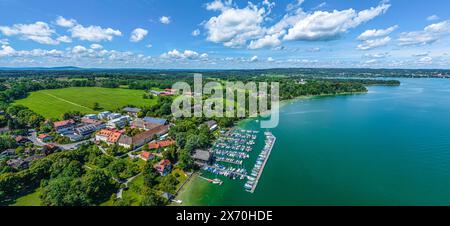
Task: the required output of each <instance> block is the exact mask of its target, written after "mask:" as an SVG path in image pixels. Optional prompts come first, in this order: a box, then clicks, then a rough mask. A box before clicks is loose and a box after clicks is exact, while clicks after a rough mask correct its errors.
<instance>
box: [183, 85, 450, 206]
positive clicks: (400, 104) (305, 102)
mask: <svg viewBox="0 0 450 226" xmlns="http://www.w3.org/2000/svg"><path fill="white" fill-rule="evenodd" d="M401 82H402V85H401V86H400V87H392V86H387V87H383V86H371V87H369V92H368V93H367V94H356V95H344V96H333V97H316V98H307V99H299V100H296V101H292V102H289V103H287V104H286V105H285V106H283V108H282V109H281V110H280V125H279V126H278V127H277V128H275V129H271V131H272V132H273V133H274V135H275V136H277V138H278V139H277V142H276V144H275V147H274V149H273V151H272V154H271V156H270V159H269V160H268V162H267V165H266V167H265V169H264V172H263V174H262V177H261V180H260V182H259V184H258V187H257V188H256V191H255V193H253V194H251V193H248V192H245V191H244V188H243V186H242V183H239V182H236V181H232V180H228V179H226V178H221V179H222V180H223V181H224V183H223V185H221V186H218V185H213V184H209V183H207V182H206V181H205V180H202V179H199V178H194V179H193V180H192V181H191V182H190V183H189V184H188V186H187V187H186V188H185V189H184V191H183V192H182V193H181V195H180V196H179V198H180V199H182V200H183V204H184V205H232V206H233V205H450V189H449V188H450V132H449V131H450V119H449V116H450V79H401ZM241 127H242V128H245V129H255V130H261V129H259V124H258V123H257V121H255V120H247V121H245V123H243V124H242V125H241ZM263 131H265V130H261V132H263ZM261 136H262V134H261ZM260 145H261V144H260ZM261 147H262V146H261ZM259 152H260V150H259V149H255V151H254V153H253V154H254V155H258V154H259Z"/></svg>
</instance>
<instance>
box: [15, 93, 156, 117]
mask: <svg viewBox="0 0 450 226" xmlns="http://www.w3.org/2000/svg"><path fill="white" fill-rule="evenodd" d="M144 93H145V91H143V90H131V89H121V88H117V89H112V88H100V87H71V88H64V89H54V90H41V91H37V92H32V93H30V95H29V96H28V97H27V98H25V99H21V100H17V101H16V102H15V103H16V104H20V105H24V106H26V107H28V108H30V109H31V110H33V111H35V112H36V113H38V114H40V115H42V116H44V117H46V118H58V119H59V118H61V116H62V115H63V114H64V113H66V112H68V111H80V112H82V113H86V114H89V113H97V112H99V111H95V110H93V109H92V108H93V107H94V103H99V105H100V108H101V110H100V111H114V110H116V109H118V108H121V107H124V106H126V105H135V106H138V107H143V106H149V105H152V104H155V103H156V98H155V99H144V98H143V94H144Z"/></svg>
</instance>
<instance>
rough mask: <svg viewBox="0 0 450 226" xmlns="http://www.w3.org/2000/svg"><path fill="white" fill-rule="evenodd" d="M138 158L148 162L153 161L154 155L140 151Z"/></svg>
mask: <svg viewBox="0 0 450 226" xmlns="http://www.w3.org/2000/svg"><path fill="white" fill-rule="evenodd" d="M139 157H140V158H141V159H142V160H144V161H148V160H153V159H154V158H155V155H154V154H153V153H151V152H148V151H142V152H141V154H140V155H139Z"/></svg>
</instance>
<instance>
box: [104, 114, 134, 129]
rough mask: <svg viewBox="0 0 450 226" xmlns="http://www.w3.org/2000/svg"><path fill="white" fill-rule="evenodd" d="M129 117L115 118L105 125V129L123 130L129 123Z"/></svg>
mask: <svg viewBox="0 0 450 226" xmlns="http://www.w3.org/2000/svg"><path fill="white" fill-rule="evenodd" d="M131 120H132V119H131V117H130V116H128V115H127V116H121V117H119V118H115V119H112V120H110V121H109V122H108V123H107V124H106V127H107V128H109V129H120V128H123V127H124V126H125V125H126V124H127V123H129V122H130V121H131Z"/></svg>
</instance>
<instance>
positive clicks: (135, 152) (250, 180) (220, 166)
mask: <svg viewBox="0 0 450 226" xmlns="http://www.w3.org/2000/svg"><path fill="white" fill-rule="evenodd" d="M163 95H164V94H163ZM141 111H142V110H141V109H139V108H134V107H126V108H124V109H123V110H122V111H121V113H114V112H109V111H105V112H100V113H98V114H88V115H84V116H82V117H81V116H80V117H81V118H75V119H68V120H63V121H55V122H46V123H48V124H49V125H48V126H50V127H52V130H51V131H52V132H49V133H42V131H41V133H38V132H36V130H34V129H30V130H29V131H28V136H21V135H19V136H14V137H13V139H14V140H15V141H16V142H17V144H18V145H19V147H18V148H20V149H25V152H24V153H23V154H20V155H18V154H17V149H8V150H5V151H3V152H2V153H1V155H0V159H7V161H6V164H7V165H8V166H9V167H11V168H14V169H16V170H24V169H26V168H28V167H29V166H30V165H31V163H32V162H33V161H36V160H38V159H42V158H44V157H46V156H48V155H50V154H52V153H56V152H60V151H67V150H75V149H77V148H79V147H81V146H82V145H84V144H90V145H92V144H93V145H96V146H97V147H98V148H99V149H100V150H101V151H102V153H103V154H105V155H108V156H111V157H115V158H124V157H125V158H126V157H129V158H130V159H131V160H136V159H142V160H143V161H154V160H155V159H158V161H156V163H155V164H154V165H153V168H154V170H155V171H156V172H157V173H158V174H159V176H161V177H165V176H167V175H168V174H170V173H171V171H172V169H173V167H174V166H173V163H172V162H171V161H170V160H169V159H166V158H164V156H163V155H162V151H163V150H165V149H166V148H168V147H171V146H172V145H175V143H176V142H175V140H173V139H171V138H169V131H170V128H171V127H172V126H175V125H174V124H171V123H170V122H169V121H168V120H167V119H163V118H156V117H142V118H139V117H138V115H139V113H140V112H141ZM204 125H206V126H207V127H208V128H209V130H210V132H211V133H213V132H214V133H215V134H216V136H215V137H216V138H217V139H216V141H215V142H214V144H213V146H212V147H210V148H208V149H206V150H201V149H196V150H194V152H193V153H192V156H191V158H192V160H193V161H194V163H195V165H197V168H199V169H201V170H200V173H199V177H200V178H202V179H205V180H207V181H208V182H210V183H212V184H218V185H221V184H222V183H223V181H222V180H220V179H219V178H218V176H222V177H223V178H230V179H232V180H246V183H245V185H244V189H245V190H246V191H248V192H254V191H255V189H256V186H257V184H258V181H259V178H260V177H261V174H262V172H263V170H264V166H265V164H266V162H267V160H268V158H269V155H270V152H271V150H272V147H273V145H274V142H275V137H274V136H273V135H272V134H271V133H270V132H266V133H265V138H266V140H265V147H264V148H263V150H262V152H261V153H260V154H259V156H258V157H257V159H256V162H255V164H254V165H253V168H252V169H251V170H250V168H248V167H247V168H246V166H247V165H248V163H249V161H250V160H249V159H250V158H251V155H250V154H251V153H252V152H253V151H254V149H255V144H256V143H257V142H256V140H257V137H258V135H259V132H258V131H251V130H241V129H231V130H219V126H218V124H217V122H216V121H214V120H210V121H207V122H205V123H204ZM61 138H62V139H61ZM61 140H62V141H64V142H61ZM58 141H59V142H58ZM30 144H32V145H31V146H33V147H34V148H36V147H38V150H33V151H31V150H30V149H28V148H24V147H29V146H30ZM191 176H192V174H191V175H189V177H188V175H186V178H187V179H186V181H184V182H183V183H182V185H181V187H179V188H178V189H177V190H176V191H175V194H170V193H169V192H164V193H163V195H164V196H163V197H165V198H166V199H168V200H169V201H172V202H176V203H178V204H181V203H182V201H181V200H175V199H174V198H175V197H176V195H177V193H178V192H179V191H180V190H181V189H182V187H183V186H184V185H185V184H186V183H187V182H188V180H189V179H190V178H191ZM212 176H214V177H215V179H211V178H212ZM207 177H210V178H207ZM132 179H133V178H131V179H128V180H121V181H120V183H122V184H125V185H127V183H128V182H130V180H132ZM123 191H124V189H123V187H122V188H120V190H119V192H118V193H117V198H121V197H122V193H123Z"/></svg>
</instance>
